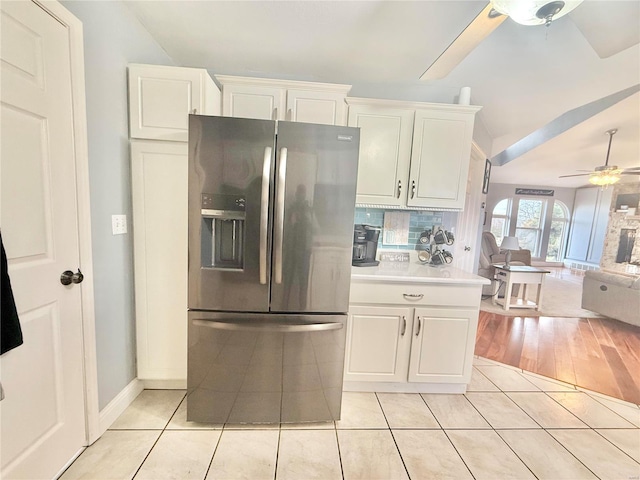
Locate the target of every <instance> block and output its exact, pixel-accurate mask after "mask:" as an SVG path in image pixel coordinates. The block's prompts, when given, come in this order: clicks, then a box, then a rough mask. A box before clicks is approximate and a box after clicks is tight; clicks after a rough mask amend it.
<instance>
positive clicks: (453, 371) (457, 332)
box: [408, 308, 478, 383]
mask: <svg viewBox="0 0 640 480" xmlns="http://www.w3.org/2000/svg"><path fill="white" fill-rule="evenodd" d="M477 318H478V312H477V311H474V310H466V309H443V308H416V309H415V312H414V320H413V331H412V342H411V356H410V360H409V376H408V380H409V381H410V382H441V383H460V382H462V383H467V382H468V381H469V380H470V379H471V363H470V362H467V357H468V354H470V353H471V354H472V353H473V348H474V343H475V334H476V328H475V327H474V323H475V322H477ZM469 349H471V351H469Z"/></svg>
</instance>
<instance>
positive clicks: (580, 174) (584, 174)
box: [558, 173, 591, 178]
mask: <svg viewBox="0 0 640 480" xmlns="http://www.w3.org/2000/svg"><path fill="white" fill-rule="evenodd" d="M587 175H591V174H590V173H577V174H575V175H560V176H559V177H558V178H567V177H586V176H587Z"/></svg>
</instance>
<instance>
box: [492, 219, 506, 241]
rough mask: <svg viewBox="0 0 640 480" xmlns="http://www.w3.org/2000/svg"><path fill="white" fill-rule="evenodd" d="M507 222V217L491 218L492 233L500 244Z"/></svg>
mask: <svg viewBox="0 0 640 480" xmlns="http://www.w3.org/2000/svg"><path fill="white" fill-rule="evenodd" d="M505 223H506V219H504V218H492V219H491V233H493V236H494V237H496V242H498V245H500V242H502V237H503V236H504V226H505Z"/></svg>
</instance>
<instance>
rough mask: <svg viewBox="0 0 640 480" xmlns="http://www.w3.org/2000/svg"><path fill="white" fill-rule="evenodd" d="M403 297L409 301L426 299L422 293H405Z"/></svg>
mask: <svg viewBox="0 0 640 480" xmlns="http://www.w3.org/2000/svg"><path fill="white" fill-rule="evenodd" d="M402 296H403V297H404V298H406V299H408V300H420V299H421V298H422V297H424V295H423V294H422V293H403V294H402Z"/></svg>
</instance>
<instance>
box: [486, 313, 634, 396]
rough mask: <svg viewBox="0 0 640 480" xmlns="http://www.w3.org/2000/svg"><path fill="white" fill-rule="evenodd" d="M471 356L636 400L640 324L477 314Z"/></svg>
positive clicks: (593, 319)
mask: <svg viewBox="0 0 640 480" xmlns="http://www.w3.org/2000/svg"><path fill="white" fill-rule="evenodd" d="M475 353H476V355H479V356H481V357H485V358H488V359H490V360H495V361H497V362H501V363H505V364H508V365H512V366H514V367H518V368H522V369H523V370H527V371H529V372H534V373H538V374H540V375H544V376H547V377H551V378H555V379H558V380H562V381H564V382H567V383H571V384H573V385H578V386H580V387H583V388H586V389H589V390H593V391H595V392H600V393H604V394H606V395H610V396H612V397H616V398H620V399H622V400H626V401H628V402H632V403H635V404H640V327H636V326H633V325H629V324H626V323H623V322H619V321H616V320H611V319H608V318H556V317H537V318H536V317H505V316H503V315H499V314H494V313H488V312H483V311H481V312H480V317H479V321H478V334H477V336H476V348H475Z"/></svg>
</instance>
